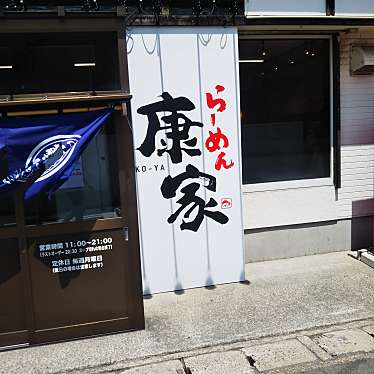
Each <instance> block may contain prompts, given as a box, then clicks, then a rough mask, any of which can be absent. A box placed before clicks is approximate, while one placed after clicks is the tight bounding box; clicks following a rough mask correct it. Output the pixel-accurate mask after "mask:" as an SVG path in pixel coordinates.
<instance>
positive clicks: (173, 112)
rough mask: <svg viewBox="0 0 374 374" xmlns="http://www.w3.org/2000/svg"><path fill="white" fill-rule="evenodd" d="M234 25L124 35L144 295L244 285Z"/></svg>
mask: <svg viewBox="0 0 374 374" xmlns="http://www.w3.org/2000/svg"><path fill="white" fill-rule="evenodd" d="M237 46H238V40H237V29H236V28H233V27H232V28H230V27H227V28H223V27H214V28H211V27H189V28H180V27H162V28H161V27H134V28H131V29H129V30H127V53H128V66H129V79H130V91H131V94H132V95H133V99H132V101H131V106H132V122H133V132H134V144H135V148H136V151H135V161H136V175H137V188H138V209H139V223H140V239H141V254H142V273H143V289H144V293H145V294H149V293H157V292H163V291H172V290H178V289H185V288H191V287H200V286H209V285H213V284H218V283H228V282H236V281H242V280H244V279H245V274H244V249H243V234H244V233H243V223H242V200H241V199H242V195H241V165H240V109H239V81H238V50H237V48H238V47H237Z"/></svg>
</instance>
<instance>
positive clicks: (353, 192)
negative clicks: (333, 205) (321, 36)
mask: <svg viewBox="0 0 374 374" xmlns="http://www.w3.org/2000/svg"><path fill="white" fill-rule="evenodd" d="M352 44H370V45H373V46H374V28H373V29H371V30H370V29H362V30H359V31H355V32H350V33H344V34H342V35H341V42H340V45H341V67H340V81H341V86H340V90H341V144H342V146H341V178H342V188H341V189H340V190H339V191H338V202H337V204H338V217H337V218H351V217H359V216H365V215H371V214H372V213H373V204H374V201H373V197H374V75H363V76H351V75H350V48H351V45H352Z"/></svg>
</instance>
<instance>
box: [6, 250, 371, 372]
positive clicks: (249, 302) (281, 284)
mask: <svg viewBox="0 0 374 374" xmlns="http://www.w3.org/2000/svg"><path fill="white" fill-rule="evenodd" d="M246 274H247V279H248V280H249V282H248V284H229V285H221V286H217V287H216V288H212V289H204V288H202V289H193V290H188V291H186V292H185V293H184V294H179V295H176V294H174V293H168V294H160V295H156V296H154V297H153V298H151V299H147V300H145V314H146V315H145V316H146V330H145V331H139V332H134V333H126V334H116V335H111V336H103V337H97V338H91V339H84V340H77V341H73V342H67V343H59V344H51V345H46V346H40V347H33V348H26V349H19V350H13V351H6V352H2V353H0V372H1V373H20V372H22V373H56V372H66V371H79V372H98V371H101V372H103V371H110V370H124V369H126V368H129V367H131V366H134V365H139V364H141V363H147V362H153V361H157V360H165V359H166V355H168V357H172V356H171V355H172V354H173V353H176V355H175V357H188V356H190V355H191V354H188V352H195V353H196V352H197V350H201V349H209V350H211V349H213V348H214V347H218V346H221V345H224V346H227V345H230V344H236V343H237V344H240V345H242V344H243V342H246V343H247V345H248V344H249V345H253V344H255V342H256V341H259V340H262V339H264V338H266V339H270V340H269V341H271V340H272V339H273V338H272V336H285V335H289V334H293V333H295V332H301V331H306V330H309V329H313V330H315V329H318V328H321V327H323V328H324V327H327V326H334V325H339V324H340V325H341V324H345V323H348V322H353V321H357V322H355V323H358V324H363V325H370V324H372V323H374V322H373V321H371V322H370V319H371V318H374V292H373V291H374V271H373V269H372V268H370V267H368V266H367V265H365V264H363V263H361V262H359V261H357V260H354V259H352V258H350V257H348V256H347V253H344V252H338V253H332V254H326V255H318V256H309V257H300V258H294V259H287V260H278V261H271V262H262V263H255V264H249V265H247V267H246ZM360 326H361V325H360ZM195 353H194V354H195Z"/></svg>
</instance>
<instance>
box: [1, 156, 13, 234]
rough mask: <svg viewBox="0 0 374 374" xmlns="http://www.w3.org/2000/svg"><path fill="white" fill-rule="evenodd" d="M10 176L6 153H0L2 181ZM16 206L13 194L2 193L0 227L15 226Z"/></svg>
mask: <svg viewBox="0 0 374 374" xmlns="http://www.w3.org/2000/svg"><path fill="white" fill-rule="evenodd" d="M7 174H8V163H7V157H6V153H2V152H0V180H1V179H3V178H5V177H6V176H7ZM15 222H16V217H15V205H14V197H13V194H12V193H11V192H3V191H1V192H0V227H2V226H9V225H15Z"/></svg>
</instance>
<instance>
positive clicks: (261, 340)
mask: <svg viewBox="0 0 374 374" xmlns="http://www.w3.org/2000/svg"><path fill="white" fill-rule="evenodd" d="M370 325H374V318H368V319H358V320H352V321H348V322H345V323H340V324H332V325H324V326H318V327H313V328H310V329H306V330H301V331H294V332H292V333H290V334H287V335H268V336H262V337H258V338H254V339H245V338H244V339H242V340H238V341H232V342H228V343H222V344H217V345H210V346H204V347H201V348H198V349H193V350H191V351H180V352H170V353H166V354H161V355H155V356H149V357H143V358H141V359H135V360H126V359H124V360H122V361H118V362H115V363H112V364H109V365H102V366H95V367H87V368H81V369H79V373H81V374H88V373H89V374H92V373H97V374H104V373H111V372H112V373H118V372H124V374H125V373H126V370H128V369H131V368H135V367H142V366H146V365H150V364H156V363H162V362H166V361H171V360H181V359H185V358H189V357H195V356H200V355H204V354H208V353H219V352H226V351H236V350H241V349H243V348H245V347H246V348H248V347H251V346H260V345H264V344H269V343H274V342H279V341H284V340H290V339H297V340H298V341H300V342H301V343H302V344H303V345H304V346H305V347H306V348H308V350H309V351H310V352H312V353H313V354H314V355H316V357H317V358H318V359H319V360H320V361H321V362H328V361H329V360H335V359H336V358H334V357H332V356H331V355H329V354H328V353H327V352H326V351H323V349H322V348H321V347H319V346H318V344H316V343H315V342H314V341H313V340H312V339H311V337H315V336H318V335H323V334H326V333H330V332H335V331H341V330H352V329H360V330H361V331H364V332H366V333H367V331H365V328H367V327H368V326H370ZM368 335H369V334H368ZM321 351H322V352H321ZM323 352H324V353H323ZM356 353H357V352H356ZM357 354H358V353H357ZM77 372H78V371H77V370H74V369H73V370H67V371H66V370H61V371H56V372H55V373H56V374H67V373H77Z"/></svg>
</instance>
